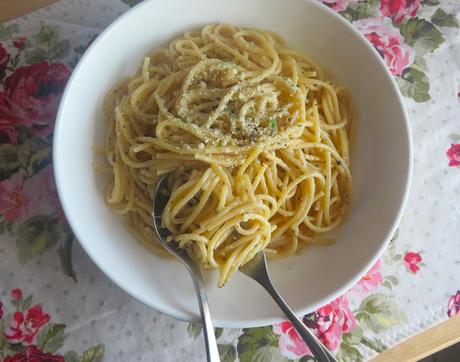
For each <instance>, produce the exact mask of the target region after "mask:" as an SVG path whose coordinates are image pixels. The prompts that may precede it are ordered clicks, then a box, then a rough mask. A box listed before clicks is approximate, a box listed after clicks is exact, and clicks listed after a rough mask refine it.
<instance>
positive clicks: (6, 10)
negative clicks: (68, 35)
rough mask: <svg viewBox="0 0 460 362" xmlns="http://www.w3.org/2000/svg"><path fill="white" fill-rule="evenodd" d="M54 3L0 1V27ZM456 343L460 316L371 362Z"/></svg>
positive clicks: (407, 358) (409, 361) (413, 356)
mask: <svg viewBox="0 0 460 362" xmlns="http://www.w3.org/2000/svg"><path fill="white" fill-rule="evenodd" d="M56 1H58V0H34V1H30V0H0V23H2V22H5V21H8V20H12V19H15V18H17V17H20V16H23V15H25V14H28V13H30V12H32V11H34V10H38V9H40V8H42V7H44V6H47V5H50V4H52V3H54V2H56ZM459 341H460V315H458V316H456V317H453V318H451V319H449V320H447V321H444V322H442V323H440V324H438V325H436V326H434V327H432V328H429V329H427V330H426V331H423V332H420V333H418V334H416V335H415V336H413V337H410V338H408V339H406V340H404V341H402V342H400V343H399V344H397V345H396V346H394V347H392V348H389V349H387V350H386V351H384V352H382V353H381V354H379V355H378V356H377V357H375V358H373V359H372V360H371V361H372V362H393V361H401V362H403V361H404V362H413V361H418V360H420V359H422V358H424V357H427V356H430V355H432V354H433V353H436V352H438V351H441V350H443V349H444V348H447V347H449V346H451V345H453V344H455V343H457V342H459Z"/></svg>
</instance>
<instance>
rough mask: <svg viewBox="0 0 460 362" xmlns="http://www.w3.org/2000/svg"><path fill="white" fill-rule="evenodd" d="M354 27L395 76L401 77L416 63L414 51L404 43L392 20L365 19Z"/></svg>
mask: <svg viewBox="0 0 460 362" xmlns="http://www.w3.org/2000/svg"><path fill="white" fill-rule="evenodd" d="M354 25H355V27H356V28H357V29H358V30H359V31H360V32H361V33H362V34H363V35H364V36H365V37H366V38H367V39H368V40H369V41H370V42H371V43H372V45H373V46H374V48H375V49H376V50H377V52H378V53H379V54H380V56H381V57H382V58H383V60H384V61H385V63H386V65H387V66H388V68H389V69H390V71H391V73H393V74H394V75H401V73H402V71H403V70H404V69H405V68H406V67H408V66H409V65H411V64H412V63H413V62H414V57H415V53H414V51H413V50H412V48H411V47H410V46H408V45H407V44H405V43H404V38H403V37H402V36H401V34H400V33H399V31H398V29H396V28H394V27H393V25H392V23H391V20H390V19H388V18H375V19H363V20H359V21H357V22H355V23H354Z"/></svg>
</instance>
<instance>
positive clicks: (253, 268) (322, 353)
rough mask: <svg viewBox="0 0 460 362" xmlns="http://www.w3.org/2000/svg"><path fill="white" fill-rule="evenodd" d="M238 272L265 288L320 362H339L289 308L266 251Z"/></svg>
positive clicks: (261, 252) (241, 267) (259, 253)
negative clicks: (271, 273)
mask: <svg viewBox="0 0 460 362" xmlns="http://www.w3.org/2000/svg"><path fill="white" fill-rule="evenodd" d="M238 270H239V271H240V272H242V273H243V274H245V275H247V276H248V277H250V278H252V279H254V280H255V281H256V282H258V283H259V284H260V285H261V286H262V287H264V289H265V290H266V291H267V292H268V294H270V295H271V297H272V298H273V299H274V300H275V302H276V304H278V306H279V307H280V308H281V310H282V311H283V313H284V314H285V315H286V316H287V317H288V319H289V321H290V322H291V323H292V325H293V326H294V328H295V329H296V330H297V332H298V333H299V335H300V336H301V337H302V339H303V340H304V341H305V343H306V344H307V346H308V347H309V348H310V350H311V351H312V352H313V354H314V357H315V358H316V359H317V360H318V362H338V360H337V359H336V358H335V356H334V355H333V354H332V353H331V352H329V350H328V349H327V348H326V347H324V345H323V344H322V343H321V342H320V341H319V339H318V338H316V336H315V335H314V334H313V333H312V332H310V331H309V330H308V328H307V327H306V326H305V325H304V324H303V323H302V321H301V320H300V319H299V318H298V317H297V316H296V315H295V313H294V312H293V311H292V309H291V308H289V306H288V305H287V304H286V302H285V301H284V299H283V298H282V297H281V295H280V294H279V293H278V291H277V290H276V288H275V287H274V286H273V283H272V281H271V279H270V275H269V274H268V270H267V261H266V259H265V253H264V251H260V252H258V253H257V254H256V255H255V256H254V258H252V259H251V260H250V261H248V262H247V263H246V264H244V265H243V266H240V267H239V269H238Z"/></svg>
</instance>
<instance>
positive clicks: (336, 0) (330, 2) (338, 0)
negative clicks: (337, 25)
mask: <svg viewBox="0 0 460 362" xmlns="http://www.w3.org/2000/svg"><path fill="white" fill-rule="evenodd" d="M358 1H359V0H321V2H322V3H323V4H325V5H327V6H329V7H330V8H331V9H332V10H335V11H343V10H345V9H346V8H347V7H348V5H350V4H355V3H357V2H358Z"/></svg>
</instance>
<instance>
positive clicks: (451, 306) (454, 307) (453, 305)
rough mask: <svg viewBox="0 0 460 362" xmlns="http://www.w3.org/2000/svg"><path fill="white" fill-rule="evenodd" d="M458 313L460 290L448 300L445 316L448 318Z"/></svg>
mask: <svg viewBox="0 0 460 362" xmlns="http://www.w3.org/2000/svg"><path fill="white" fill-rule="evenodd" d="M459 313H460V290H458V291H457V293H455V294H454V295H452V296H451V297H450V298H449V303H448V304H447V316H448V317H449V318H451V317H453V316H454V315H457V314H459Z"/></svg>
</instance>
